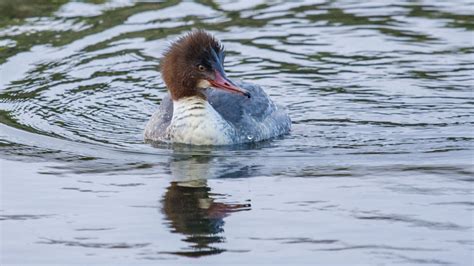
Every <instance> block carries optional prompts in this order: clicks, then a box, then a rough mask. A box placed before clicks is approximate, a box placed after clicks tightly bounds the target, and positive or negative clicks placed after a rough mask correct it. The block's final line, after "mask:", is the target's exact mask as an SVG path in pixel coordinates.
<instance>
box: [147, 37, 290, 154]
mask: <svg viewBox="0 0 474 266" xmlns="http://www.w3.org/2000/svg"><path fill="white" fill-rule="evenodd" d="M224 56H225V55H224V47H223V46H222V45H221V44H220V42H219V41H218V40H217V39H215V38H214V37H213V36H212V35H210V34H209V33H207V32H205V31H203V30H196V31H193V32H191V33H189V34H187V35H185V36H183V37H181V38H179V39H178V40H177V41H176V42H174V43H173V44H172V45H171V47H170V48H169V49H168V51H166V52H165V54H164V57H163V59H162V60H161V74H162V77H163V80H164V81H165V83H166V86H167V87H168V90H169V95H168V96H167V97H165V98H164V99H163V100H162V101H161V104H160V108H159V110H158V111H157V112H156V113H155V114H153V116H152V117H151V119H150V121H149V122H148V124H147V125H146V128H145V132H144V137H145V139H147V140H152V141H164V142H172V143H184V144H193V145H227V144H238V143H247V142H255V141H261V140H265V139H268V138H272V137H276V136H279V135H282V134H286V133H288V132H289V131H290V127H291V121H290V117H289V116H288V114H287V113H286V112H285V111H284V110H283V109H281V108H279V107H277V106H276V105H275V104H274V103H273V102H272V101H271V100H270V98H269V97H268V96H267V94H266V93H265V92H264V91H263V90H262V89H261V88H260V87H259V86H257V85H254V84H250V83H238V84H236V83H234V82H232V81H230V80H229V79H228V78H227V76H226V74H225V72H224ZM211 87H212V88H215V89H219V90H214V89H211ZM229 92H231V93H229Z"/></svg>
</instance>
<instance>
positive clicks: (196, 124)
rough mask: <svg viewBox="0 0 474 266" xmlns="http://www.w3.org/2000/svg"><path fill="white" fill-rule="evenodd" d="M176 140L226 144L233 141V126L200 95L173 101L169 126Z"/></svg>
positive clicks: (172, 136) (190, 142) (191, 142)
mask: <svg viewBox="0 0 474 266" xmlns="http://www.w3.org/2000/svg"><path fill="white" fill-rule="evenodd" d="M168 130H169V132H168V134H169V136H170V138H171V139H173V141H174V142H180V143H186V144H194V145H225V144H230V143H231V141H232V134H233V133H234V132H233V128H232V127H231V126H230V124H229V123H228V122H227V121H225V120H224V119H223V118H222V116H221V115H220V114H219V113H217V111H216V110H215V109H214V108H213V107H212V106H211V105H210V104H209V102H208V101H207V100H206V99H205V98H203V97H199V96H191V97H182V98H180V99H178V100H174V101H173V118H172V120H171V125H170V127H169V128H168Z"/></svg>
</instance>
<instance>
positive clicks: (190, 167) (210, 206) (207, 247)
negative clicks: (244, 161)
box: [162, 156, 250, 257]
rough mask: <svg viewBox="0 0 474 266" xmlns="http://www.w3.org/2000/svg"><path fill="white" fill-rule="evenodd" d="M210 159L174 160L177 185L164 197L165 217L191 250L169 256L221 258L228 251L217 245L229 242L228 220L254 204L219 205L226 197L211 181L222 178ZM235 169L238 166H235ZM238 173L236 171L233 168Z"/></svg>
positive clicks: (188, 158) (173, 184) (172, 163)
mask: <svg viewBox="0 0 474 266" xmlns="http://www.w3.org/2000/svg"><path fill="white" fill-rule="evenodd" d="M210 161H212V159H211V158H210V157H209V156H185V157H176V156H175V157H173V159H172V161H171V163H170V168H171V172H172V174H173V177H174V178H175V180H177V181H173V182H171V183H170V186H169V187H168V188H167V191H166V193H165V195H164V197H163V200H162V203H163V205H162V206H163V207H162V208H163V209H162V211H163V213H164V214H165V216H166V220H167V221H168V224H169V226H170V227H171V228H172V232H173V233H180V234H183V235H184V236H185V239H184V241H185V242H187V243H190V246H189V247H188V248H187V249H185V250H182V251H175V252H167V253H171V254H175V255H181V256H187V257H200V256H206V255H214V254H219V253H222V252H224V251H226V250H225V249H222V248H218V247H215V246H214V245H215V244H218V243H222V242H224V241H225V238H224V236H223V232H224V218H225V217H226V216H228V215H230V214H231V213H233V212H237V211H244V210H250V204H248V203H247V204H230V203H225V202H219V201H218V199H217V198H223V197H225V196H226V195H223V194H215V193H212V192H211V188H210V187H209V186H208V184H207V178H212V177H219V176H215V175H214V174H213V173H214V172H215V171H216V170H217V169H214V168H213V167H212V163H210ZM234 166H235V165H234ZM231 168H234V170H235V169H236V168H235V167H231Z"/></svg>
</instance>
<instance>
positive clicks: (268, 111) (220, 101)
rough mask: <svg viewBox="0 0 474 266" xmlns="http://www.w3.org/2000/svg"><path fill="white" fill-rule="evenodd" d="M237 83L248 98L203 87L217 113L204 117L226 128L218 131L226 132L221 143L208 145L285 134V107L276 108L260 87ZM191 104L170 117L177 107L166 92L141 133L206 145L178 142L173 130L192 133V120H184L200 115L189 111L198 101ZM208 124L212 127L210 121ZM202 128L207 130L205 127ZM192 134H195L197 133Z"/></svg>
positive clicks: (194, 109) (287, 125) (287, 124)
mask: <svg viewBox="0 0 474 266" xmlns="http://www.w3.org/2000/svg"><path fill="white" fill-rule="evenodd" d="M237 85H238V86H240V87H241V88H243V89H245V90H247V91H248V92H250V94H251V95H252V97H251V98H247V97H244V96H242V95H240V94H234V93H229V92H224V91H220V90H216V89H206V90H204V94H205V95H206V98H207V101H208V103H209V105H210V106H211V107H209V108H213V109H214V110H215V111H216V112H213V113H217V114H218V115H217V114H216V115H217V116H218V117H217V118H216V117H215V115H214V116H208V117H207V119H208V120H215V121H216V124H215V127H216V128H226V130H224V131H223V132H222V134H225V135H226V136H225V137H226V141H225V143H221V142H217V143H211V145H213V144H215V145H221V144H238V143H248V142H256V141H261V140H265V139H269V138H273V137H276V136H279V135H282V134H286V133H288V132H289V131H290V128H291V120H290V117H289V116H288V114H287V113H286V111H285V110H283V109H282V108H279V107H278V106H276V105H275V104H274V103H273V102H272V101H271V100H270V98H269V97H268V96H267V94H266V93H265V92H264V91H263V90H262V88H260V87H259V86H257V85H254V84H250V83H237ZM191 104H194V106H188V108H187V111H182V112H186V113H187V114H186V115H184V116H183V117H180V118H184V119H176V116H177V114H175V118H174V119H173V112H174V110H175V112H176V110H181V109H176V106H174V105H176V104H174V103H173V100H172V99H171V98H170V96H169V95H167V96H166V97H165V98H164V99H163V100H162V102H161V104H160V107H159V109H158V111H157V112H155V114H153V116H152V118H151V119H150V121H149V122H148V124H147V126H146V128H145V133H144V136H145V139H148V140H152V141H164V142H184V143H188V144H197V145H199V144H203V145H207V144H210V143H208V142H203V143H200V141H199V140H192V141H180V138H178V137H177V133H175V130H174V129H176V128H181V131H182V132H185V133H186V134H193V130H195V128H196V127H197V126H196V123H187V122H186V120H188V121H190V120H192V119H194V120H193V121H194V122H196V119H199V117H200V115H199V114H197V113H196V114H193V112H199V111H200V109H201V106H202V104H199V106H198V104H195V103H191ZM219 116H220V117H221V118H222V119H220V117H219ZM177 120H179V121H177ZM183 121H184V122H183ZM198 124H200V123H198ZM223 124H225V125H223ZM191 125H192V126H191ZM186 127H187V128H186ZM211 127H212V128H214V126H212V124H211ZM172 129H173V130H172ZM204 130H211V129H208V128H205V129H204ZM194 133H196V134H197V132H194Z"/></svg>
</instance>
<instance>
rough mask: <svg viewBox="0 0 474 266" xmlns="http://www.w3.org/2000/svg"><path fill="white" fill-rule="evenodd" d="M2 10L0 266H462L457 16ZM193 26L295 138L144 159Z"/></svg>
mask: <svg viewBox="0 0 474 266" xmlns="http://www.w3.org/2000/svg"><path fill="white" fill-rule="evenodd" d="M445 2H446V3H442V2H441V1H377V2H375V1H374V2H369V3H367V2H365V1H298V2H286V1H272V2H265V1H240V2H237V1H196V2H180V1H169V2H162V3H160V2H152V1H147V2H134V1H129V0H112V1H101V0H95V1H77V2H76V1H67V0H57V1H46V0H42V1H39V0H37V1H32V0H20V1H13V0H0V106H1V110H0V121H1V123H0V156H1V157H0V158H1V161H0V162H1V208H0V209H1V210H0V226H1V227H0V228H1V264H2V265H7V264H14V263H18V264H23V265H24V264H44V265H52V264H54V263H58V264H61V265H65V264H68V263H76V264H81V265H90V264H93V263H96V264H107V265H116V264H118V263H124V264H129V265H137V264H142V263H143V264H147V263H150V264H165V265H169V264H174V263H177V264H187V263H195V264H209V263H214V264H216V265H225V264H243V263H247V264H262V263H271V264H273V263H281V264H290V265H293V264H299V263H307V264H311V265H315V264H321V265H328V264H336V263H340V264H348V263H349V264H357V263H359V264H361V265H393V264H402V265H403V264H406V265H415V264H427V265H438V264H441V265H444V264H455V265H471V264H473V261H474V258H473V255H472V254H473V248H474V232H473V206H474V200H473V181H474V179H473V176H474V173H473V172H474V169H473V166H472V165H473V159H474V158H473V157H474V155H473V150H474V148H473V141H472V140H473V138H474V134H473V132H474V131H473V123H474V121H473V114H474V110H473V105H474V100H473V97H472V96H473V86H474V78H473V76H474V67H473V66H474V37H473V36H474V35H473V30H474V15H473V14H474V5H473V4H472V1H445ZM193 28H204V29H207V30H209V31H210V32H212V33H214V34H215V35H216V36H217V37H218V38H220V39H221V40H222V41H223V42H224V44H225V47H226V50H227V57H226V68H227V72H228V74H229V76H230V77H232V78H234V79H242V80H245V81H249V82H254V83H257V84H259V85H261V86H263V87H264V88H265V89H266V91H267V93H268V94H270V95H271V97H272V98H273V99H274V101H276V102H277V103H278V104H281V105H285V106H287V108H288V110H289V113H290V116H291V118H292V120H293V131H292V133H291V135H289V136H285V137H283V138H280V139H276V140H272V141H268V142H264V143H258V144H255V145H250V146H249V145H247V146H238V147H227V148H219V149H209V148H189V147H169V146H163V145H150V144H146V143H144V142H143V140H142V130H143V127H144V125H145V123H146V121H147V120H148V118H149V117H150V115H151V114H152V113H153V112H154V110H155V109H156V108H157V106H158V104H159V102H160V99H161V98H162V97H163V96H164V95H165V93H166V89H165V87H164V84H163V82H162V81H161V79H160V75H159V72H158V71H157V66H158V62H159V58H160V56H161V53H162V51H163V49H164V48H165V47H166V46H167V45H168V44H169V42H170V41H172V40H173V39H174V38H176V37H177V36H179V35H180V34H182V33H184V32H187V31H189V30H191V29H193Z"/></svg>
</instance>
